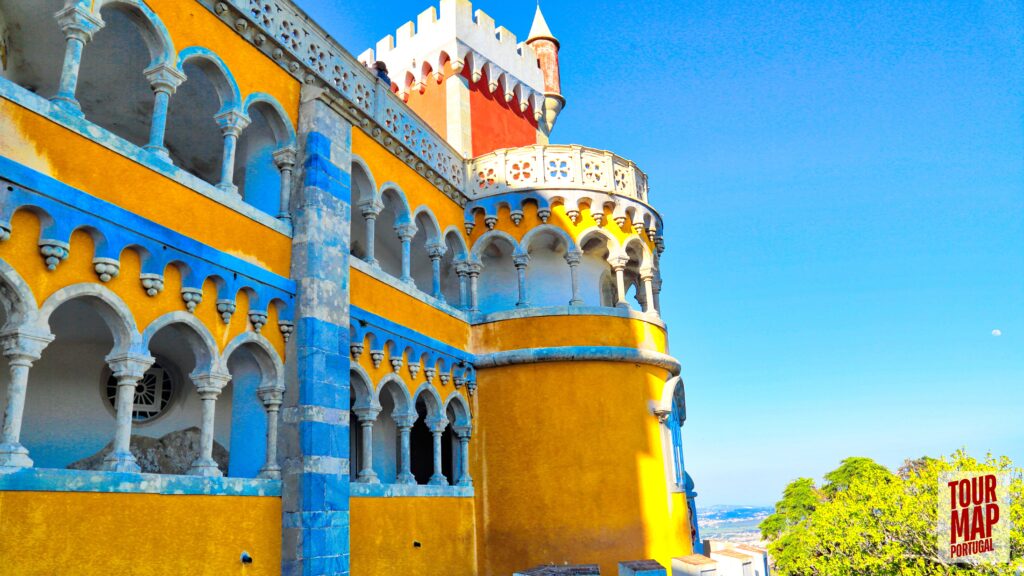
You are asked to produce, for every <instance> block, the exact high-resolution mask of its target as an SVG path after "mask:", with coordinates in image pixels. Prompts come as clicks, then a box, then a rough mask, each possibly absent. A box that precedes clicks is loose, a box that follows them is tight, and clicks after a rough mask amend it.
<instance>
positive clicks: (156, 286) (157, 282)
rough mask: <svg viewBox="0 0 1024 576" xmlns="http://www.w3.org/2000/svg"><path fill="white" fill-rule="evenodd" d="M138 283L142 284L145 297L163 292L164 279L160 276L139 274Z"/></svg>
mask: <svg viewBox="0 0 1024 576" xmlns="http://www.w3.org/2000/svg"><path fill="white" fill-rule="evenodd" d="M139 281H140V282H142V289H143V290H145V291H146V295H147V296H150V297H152V296H156V295H157V294H159V293H161V292H163V291H164V277H163V275H162V274H140V275H139Z"/></svg>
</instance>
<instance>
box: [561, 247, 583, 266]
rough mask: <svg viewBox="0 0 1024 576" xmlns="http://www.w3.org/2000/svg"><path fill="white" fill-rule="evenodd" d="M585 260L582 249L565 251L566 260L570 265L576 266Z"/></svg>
mask: <svg viewBox="0 0 1024 576" xmlns="http://www.w3.org/2000/svg"><path fill="white" fill-rule="evenodd" d="M582 260H583V252H582V251H580V250H569V251H568V252H566V253H565V261H566V262H568V263H569V266H576V265H578V264H579V263H580V261H582Z"/></svg>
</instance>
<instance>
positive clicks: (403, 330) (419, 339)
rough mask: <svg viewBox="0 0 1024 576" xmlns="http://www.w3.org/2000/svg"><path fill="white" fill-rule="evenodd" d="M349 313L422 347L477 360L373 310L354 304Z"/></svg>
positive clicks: (468, 360) (361, 320)
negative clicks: (374, 312) (368, 310)
mask: <svg viewBox="0 0 1024 576" xmlns="http://www.w3.org/2000/svg"><path fill="white" fill-rule="evenodd" d="M349 314H350V315H351V317H352V320H354V321H359V322H363V323H365V324H367V325H369V326H371V327H373V328H377V329H378V330H383V331H385V332H389V333H391V334H393V335H395V336H398V337H399V338H401V339H403V340H408V341H410V342H411V343H414V344H418V345H420V346H422V347H426V348H430V349H431V350H434V351H436V352H440V353H442V354H447V355H448V356H453V357H455V358H457V359H459V360H462V361H463V362H468V363H470V364H472V363H473V362H474V361H475V357H474V356H473V355H472V354H470V353H469V352H466V351H464V350H459V349H458V348H455V347H453V346H449V345H448V344H445V343H444V342H441V341H440V340H435V339H433V338H431V337H430V336H426V335H424V334H421V333H419V332H416V331H415V330H411V329H409V328H407V327H405V326H402V325H401V324H397V323H395V322H392V321H391V320H388V319H387V318H384V317H383V316H378V315H376V314H373V313H372V312H367V311H366V310H363V309H362V308H358V307H356V306H352V307H351V308H350V311H349Z"/></svg>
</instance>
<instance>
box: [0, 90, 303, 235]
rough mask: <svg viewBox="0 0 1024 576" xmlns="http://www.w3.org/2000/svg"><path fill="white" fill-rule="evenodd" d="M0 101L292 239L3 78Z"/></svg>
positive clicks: (275, 223)
mask: <svg viewBox="0 0 1024 576" xmlns="http://www.w3.org/2000/svg"><path fill="white" fill-rule="evenodd" d="M0 98H3V99H5V100H9V101H11V102H13V103H15V104H17V105H18V106H21V107H23V108H25V109H27V110H29V111H31V112H34V113H36V114H39V115H40V116H43V117H45V118H46V119H48V120H50V121H51V122H53V123H55V124H58V125H60V126H62V127H64V128H66V129H68V130H71V131H72V132H74V133H76V134H78V135H79V136H82V137H83V138H86V139H88V140H91V141H93V142H94V143H96V144H98V145H100V146H103V147H104V148H107V149H109V150H112V151H113V152H116V153H118V154H120V155H122V156H125V157H127V158H130V159H131V160H134V161H135V162H138V163H139V164H142V165H143V166H145V167H146V168H149V169H150V170H152V171H154V172H156V173H158V174H160V175H162V176H164V177H166V178H169V179H171V180H173V181H175V182H177V183H178V184H181V185H182V186H185V187H187V188H190V189H191V190H193V191H194V192H196V193H197V194H200V195H202V196H206V197H207V198H209V199H211V200H213V201H214V202H217V203H218V204H222V205H223V206H224V207H225V208H228V209H230V210H234V211H235V212H238V213H239V214H241V215H242V216H245V217H246V218H249V219H251V220H253V221H255V222H258V223H259V224H262V225H264V226H266V227H267V228H270V229H272V230H274V231H276V232H279V233H281V234H284V235H285V236H289V237H290V236H291V235H292V227H291V225H290V224H288V223H286V222H282V221H281V220H278V219H277V218H275V217H274V216H273V215H271V214H267V213H266V212H263V211H261V210H259V209H257V208H256V207H254V206H252V205H251V204H246V203H245V202H244V201H243V200H242V199H241V198H240V197H239V196H238V195H237V194H231V193H227V192H224V191H222V190H220V189H218V188H217V187H216V186H214V185H213V184H210V183H209V182H206V181H205V180H203V179H201V178H198V177H196V176H193V175H192V174H190V173H188V172H186V171H185V170H182V169H181V168H179V167H177V166H175V165H174V164H171V163H170V162H169V161H168V160H166V159H164V158H162V157H160V156H158V155H156V154H154V153H152V152H150V151H148V150H146V149H144V148H140V147H138V146H136V145H135V144H132V143H131V142H129V141H127V140H125V139H123V138H121V137H120V136H118V135H116V134H114V133H112V132H110V131H108V130H106V129H105V128H103V127H101V126H97V125H96V124H93V123H92V122H90V121H89V120H87V119H85V118H83V117H81V116H78V115H75V114H70V113H68V112H65V111H64V110H62V109H61V108H60V107H59V106H55V105H53V103H52V102H50V101H49V100H47V99H46V98H43V97H42V96H39V95H38V94H35V93H33V92H29V91H28V90H26V89H24V88H22V87H21V86H18V85H17V84H15V83H14V82H11V81H10V80H7V79H6V78H0Z"/></svg>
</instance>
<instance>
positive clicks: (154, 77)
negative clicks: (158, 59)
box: [143, 63, 186, 95]
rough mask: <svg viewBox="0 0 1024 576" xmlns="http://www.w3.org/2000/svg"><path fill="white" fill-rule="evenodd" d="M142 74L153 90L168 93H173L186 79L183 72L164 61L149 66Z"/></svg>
mask: <svg viewBox="0 0 1024 576" xmlns="http://www.w3.org/2000/svg"><path fill="white" fill-rule="evenodd" d="M143 74H145V76H146V80H149V85H150V86H152V87H153V92H164V93H166V94H168V95H173V94H174V92H175V91H176V90H177V89H178V86H181V85H182V83H183V82H185V80H186V78H185V73H184V72H182V71H181V70H178V69H177V68H175V67H174V66H171V65H170V64H165V63H160V64H156V65H154V66H150V67H149V68H146V70H145V71H144V72H143Z"/></svg>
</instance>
